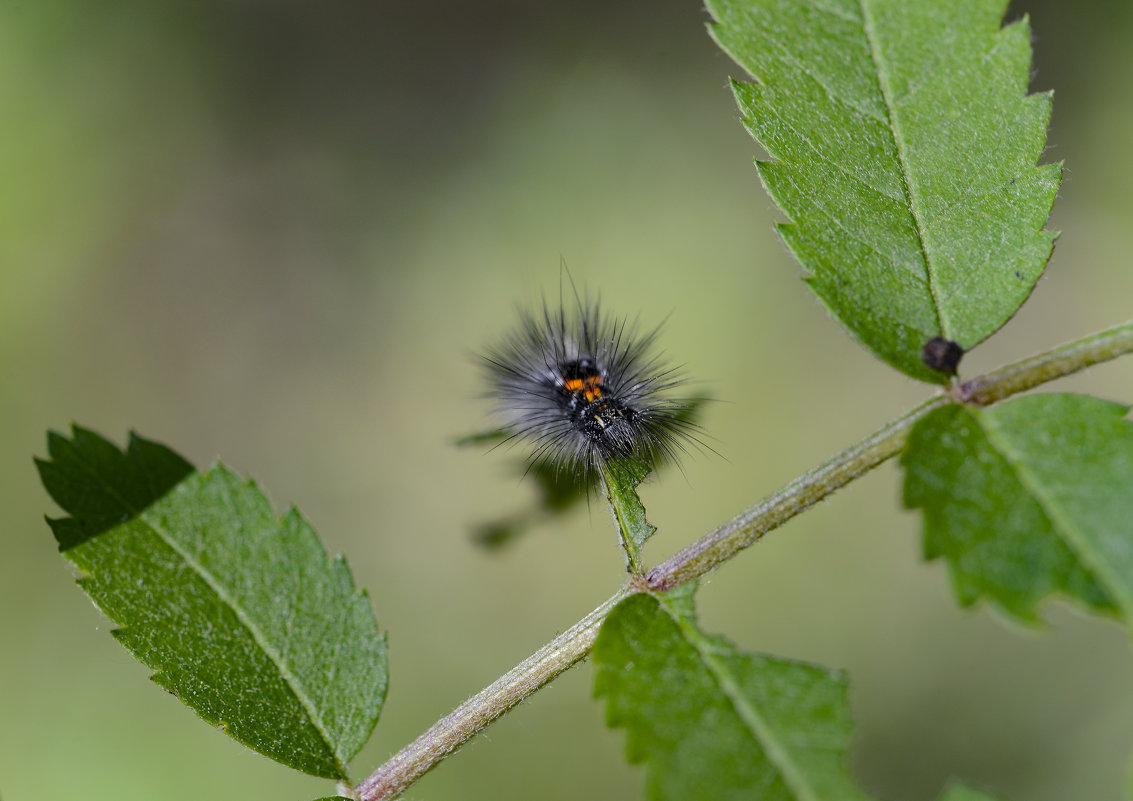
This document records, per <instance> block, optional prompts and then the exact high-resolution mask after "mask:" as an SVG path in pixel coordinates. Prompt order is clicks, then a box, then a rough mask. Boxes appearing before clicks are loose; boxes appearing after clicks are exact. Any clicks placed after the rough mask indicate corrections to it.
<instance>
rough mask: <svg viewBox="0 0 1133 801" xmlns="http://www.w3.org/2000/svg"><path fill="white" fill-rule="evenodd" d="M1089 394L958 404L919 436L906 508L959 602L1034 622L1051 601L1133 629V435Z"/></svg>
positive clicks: (1118, 412)
mask: <svg viewBox="0 0 1133 801" xmlns="http://www.w3.org/2000/svg"><path fill="white" fill-rule="evenodd" d="M1127 411H1128V407H1126V406H1121V405H1119V404H1115V403H1109V402H1107V401H1103V400H1099V399H1097V398H1091V397H1088V396H1083V395H1061V394H1052V395H1032V396H1028V397H1023V398H1016V399H1014V400H1011V401H1008V402H1005V403H1001V404H998V405H996V406H993V407H991V408H987V409H980V408H974V407H966V406H959V405H956V406H949V407H945V408H942V409H939V410H937V411H935V412H933V413H932V414H931V415H929V416H928V417H926V418H925V419H923V420H922V421H921V422H920V423H918V424H917V426H916V427H915V428H914V429H913V431H912V432H911V433H910V436H909V442H908V445H907V447H906V451H905V453H904V454H903V456H902V458H901V463H902V465H904V467H905V471H906V472H905V489H904V500H905V505H906V506H908V507H910V508H920V509H923V510H924V518H925V533H924V541H925V555H926V557H927V558H929V559H932V558H935V557H938V556H943V557H945V558H947V559H948V562H949V565H950V567H951V570H952V575H953V580H954V582H955V586H956V592H957V595H958V596H959V598H960V601H961V603H963V604H965V605H967V604H971V603H974V602H975V601H976V600H977V599H979V598H981V597H987V598H989V599H991V600H992V601H994V602H996V603H998V604H999V605H1001V606H1002V607H1003V608H1004V609H1006V610H1008V611H1010V612H1011V613H1013V614H1015V615H1017V616H1019V617H1021V618H1023V619H1026V620H1031V619H1034V617H1035V607H1036V605H1037V604H1038V603H1039V601H1041V600H1042V599H1043V598H1045V597H1047V596H1048V595H1050V594H1052V593H1058V592H1061V593H1065V594H1066V595H1068V596H1070V597H1072V598H1076V599H1078V600H1080V601H1082V602H1083V603H1085V604H1086V605H1087V606H1089V607H1091V608H1093V609H1096V610H1099V611H1112V610H1113V609H1114V608H1116V609H1117V610H1119V611H1120V613H1121V615H1122V617H1123V618H1124V619H1125V620H1126V622H1127V623H1133V490H1131V488H1133V425H1131V424H1130V423H1129V422H1127V421H1125V420H1124V419H1123V418H1124V416H1125V414H1126V412H1127Z"/></svg>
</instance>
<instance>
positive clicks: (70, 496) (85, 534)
mask: <svg viewBox="0 0 1133 801" xmlns="http://www.w3.org/2000/svg"><path fill="white" fill-rule="evenodd" d="M71 436H72V437H73V439H67V438H66V437H64V436H63V435H62V434H57V433H55V432H54V431H50V432H48V434H47V453H48V455H49V456H50V457H51V460H50V461H45V460H42V459H36V467H37V468H38V469H39V477H40V480H41V481H42V482H43V486H44V488H45V489H46V490H47V493H48V494H49V495H50V496H51V498H52V500H54V501H55V502H56V503H57V504H59V506H60V507H61V508H63V509H66V510H67V511H68V512H70V514H71V517H68V518H63V519H61V520H49V521H48V523H49V524H50V525H51V530H52V531H53V532H54V534H55V539H56V541H57V542H58V543H59V549H60V550H67V549H68V548H71V547H74V546H76V545H79V544H80V543H82V542H84V541H86V540H87V539H89V538H90V537H93V536H95V535H96V534H100V533H102V532H103V531H106V530H107V529H109V528H113V527H114V526H116V525H118V524H119V523H122V522H124V521H125V520H128V519H129V518H132V517H134V516H135V515H137V514H138V513H139V512H141V511H142V510H143V509H145V508H146V507H147V506H149V505H150V504H151V503H153V502H154V501H156V500H157V499H158V498H160V497H161V496H162V495H164V494H165V493H167V492H169V490H170V489H172V488H173V486H174V485H175V484H176V483H177V482H179V481H180V480H181V479H183V478H185V476H187V475H189V474H190V473H192V472H193V470H194V468H193V466H192V465H191V464H189V463H188V462H187V461H185V459H184V458H182V457H181V456H179V455H178V454H176V453H174V452H173V451H172V450H170V449H169V448H167V447H165V446H164V445H161V444H159V443H157V442H151V441H150V440H148V439H144V438H142V437H139V436H138V435H137V434H134V433H132V432H131V434H130V441H129V444H128V445H127V447H126V451H125V453H123V452H122V451H120V450H118V448H117V447H116V446H115V445H114V444H113V443H111V442H107V441H106V440H105V439H103V438H102V437H100V436H99V435H98V434H96V433H94V432H93V431H89V430H87V429H85V428H82V427H81V426H72V427H71Z"/></svg>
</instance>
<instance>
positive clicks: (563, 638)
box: [357, 321, 1133, 801]
mask: <svg viewBox="0 0 1133 801" xmlns="http://www.w3.org/2000/svg"><path fill="white" fill-rule="evenodd" d="M1131 351H1133V321H1130V322H1127V323H1124V324H1123V325H1119V326H1117V327H1115V328H1111V329H1109V330H1107V331H1102V332H1101V333H1098V334H1094V335H1092V336H1089V337H1086V338H1085V339H1080V340H1077V341H1076V342H1071V343H1069V344H1067V345H1063V346H1061V347H1058V348H1055V349H1054V350H1051V351H1048V352H1046V353H1043V354H1040V355H1038V356H1034V357H1032V358H1030V359H1025V360H1023V361H1020V362H1016V363H1014V364H1010V365H1007V366H1006V367H1002V368H1000V369H998V370H995V371H994V372H991V373H987V374H986V375H982V376H978V377H976V378H973V379H971V380H970V381H967V382H965V383H963V384H961V385H959V386H953V387H951V388H950V389H949V390H946V391H945V392H943V393H941V394H939V395H937V396H936V397H934V398H932V399H930V400H928V401H925V402H924V403H922V404H921V405H919V406H917V407H916V408H914V409H912V410H911V411H909V412H907V413H905V414H904V415H902V416H901V417H899V418H898V419H896V420H894V421H893V422H891V423H889V424H888V425H886V426H885V427H884V428H882V429H880V430H879V431H877V432H876V433H874V434H872V435H870V436H868V437H866V438H865V439H863V440H861V441H860V442H858V443H857V444H855V445H852V446H850V447H849V448H847V449H846V450H844V451H842V452H841V453H839V454H838V455H837V456H834V457H833V458H831V459H829V460H828V461H826V462H824V463H823V464H821V465H819V466H818V467H816V468H814V469H813V470H810V471H808V472H807V473H804V474H803V475H801V476H799V477H798V478H796V479H795V480H794V481H792V482H790V483H789V484H787V485H786V486H785V487H783V488H782V489H780V490H779V491H778V492H775V493H773V494H772V495H770V496H768V497H767V498H765V499H764V500H762V501H760V502H759V503H757V504H756V505H755V506H753V507H751V508H750V509H748V510H747V511H745V512H742V513H740V514H739V515H737V516H736V517H734V518H733V519H731V520H729V521H728V522H727V523H725V524H724V525H722V526H720V527H719V528H717V529H715V530H713V531H710V532H709V533H708V534H705V535H704V536H703V537H701V538H700V539H699V540H697V541H696V542H694V543H692V544H691V545H689V546H688V547H687V548H685V549H684V550H682V551H680V552H679V553H677V554H675V555H674V556H672V557H670V558H669V559H667V560H665V561H664V562H662V563H661V564H659V565H657V566H656V567H655V568H653V569H652V570H650V571H649V573H648V575H647V576H646V577H645V581H646V584H647V586H648V588H649V589H653V590H662V591H663V590H669V589H672V588H674V587H677V586H679V585H681V584H684V583H685V582H688V581H691V580H692V579H695V578H697V577H699V576H702V575H704V574H705V573H707V572H708V571H710V570H712V569H713V568H715V567H718V566H719V565H720V564H722V563H723V562H725V561H727V560H728V559H731V558H732V557H733V556H735V555H736V553H738V552H739V551H741V550H743V549H744V548H747V547H748V546H750V545H752V544H754V543H755V542H757V541H759V539H760V538H761V537H762V536H763V535H764V534H766V533H767V532H768V531H771V530H772V529H774V528H778V527H779V526H781V525H783V523H785V522H787V521H788V520H790V519H791V518H792V517H794V516H795V515H797V514H798V513H799V512H801V511H803V510H804V509H806V508H808V507H810V506H813V505H814V504H815V503H817V502H818V501H820V500H822V499H823V498H825V497H827V496H828V495H830V494H831V493H833V492H834V491H835V490H837V489H839V488H840V487H843V486H845V485H846V484H848V483H849V482H851V481H853V480H854V479H855V478H858V477H859V476H861V475H862V474H864V473H866V472H868V471H870V470H872V469H873V468H874V467H877V466H878V465H879V464H881V463H882V462H884V461H886V460H887V459H889V458H890V457H891V456H894V455H896V454H897V453H899V452H900V451H901V450H902V449H903V448H904V446H905V442H906V440H907V438H908V435H909V431H910V430H912V428H913V426H914V425H915V424H916V423H917V421H919V420H920V419H921V418H923V417H925V416H926V415H928V414H929V413H930V412H932V411H933V410H935V409H938V408H940V407H942V406H945V405H947V404H949V403H956V402H959V403H972V404H977V405H987V404H990V403H994V402H996V401H999V400H1002V399H1004V398H1007V397H1010V396H1011V395H1014V394H1016V393H1018V392H1023V391H1024V390H1028V389H1031V388H1033V387H1036V386H1039V385H1040V384H1044V383H1046V382H1048V381H1053V380H1054V379H1056V378H1061V377H1063V376H1067V375H1070V374H1071V373H1076V372H1078V371H1079V370H1082V369H1084V368H1086V367H1089V366H1090V365H1094V364H1098V363H1100V362H1104V361H1108V360H1110V359H1115V358H1117V357H1118V356H1121V355H1122V354H1125V353H1129V352H1131ZM635 591H636V588H635V587H633V586H632V585H627V586H625V587H622V589H620V590H619V591H618V592H617V593H615V594H614V595H613V596H611V597H610V598H609V599H607V600H606V601H605V603H603V604H602V605H601V606H599V607H598V608H597V609H595V610H594V611H593V612H591V613H590V614H588V615H587V616H586V617H584V618H583V619H582V620H580V621H579V622H578V623H576V624H575V625H573V626H571V627H570V628H569V629H567V630H566V631H564V632H563V633H562V634H560V635H559V636H557V637H556V638H555V639H553V640H551V641H550V642H549V643H547V644H546V645H544V646H543V647H542V648H540V649H539V650H538V651H536V652H535V653H534V654H532V655H531V656H529V657H528V658H527V659H525V660H523V661H522V662H520V663H519V664H518V665H516V666H515V667H514V668H512V669H511V670H510V671H508V672H507V673H505V674H504V675H503V676H501V677H500V678H498V679H497V680H496V681H494V682H493V683H492V684H490V685H489V686H488V687H486V688H485V689H483V690H481V691H480V692H479V693H477V694H476V695H474V696H472V697H471V698H469V699H468V700H467V701H465V702H464V703H463V704H461V705H460V706H458V707H457V708H456V709H454V710H453V711H452V712H450V713H449V714H448V715H446V716H445V717H443V718H441V719H440V720H439V721H437V722H436V723H435V724H433V726H432V728H430V729H429V730H428V731H426V732H425V733H424V734H422V735H421V736H420V737H418V738H417V739H416V740H414V741H413V742H412V743H410V744H409V745H407V746H406V747H405V748H403V749H402V750H401V751H399V752H398V753H397V754H395V755H394V756H393V757H392V758H391V759H390V760H389V761H388V762H386V763H385V764H384V765H382V766H381V767H380V768H378V769H377V770H376V771H375V772H374V773H373V775H371V776H370V777H369V778H368V779H366V780H365V781H363V782H362V783H361V784H360V785H358V788H357V790H358V794H359V796H360V797H361V798H362V801H383V800H385V799H392V798H395V797H397V796H398V795H400V794H401V793H402V792H404V791H405V790H406V789H407V788H408V787H409V786H410V785H411V784H413V783H414V782H415V781H417V780H418V779H419V778H421V776H423V775H424V774H425V773H426V772H427V771H429V770H430V769H432V768H433V767H435V766H436V765H437V764H438V763H439V762H440V761H441V760H442V759H444V758H445V757H446V756H448V755H449V754H451V753H452V752H453V751H455V750H456V749H457V748H459V747H460V746H461V745H462V744H464V743H465V742H466V741H467V740H468V739H470V738H471V737H472V736H473V735H474V734H475V733H476V732H477V731H479V730H480V729H481V728H483V727H484V726H486V725H488V724H489V723H491V722H492V721H493V720H495V719H496V718H498V717H500V716H501V715H503V714H504V713H505V712H507V711H508V710H510V709H512V708H513V707H514V706H516V705H517V704H518V703H519V702H520V701H522V700H523V699H524V698H526V697H527V696H529V695H531V694H532V693H534V692H535V691H536V690H538V689H539V688H540V687H542V686H544V685H545V684H547V682H549V681H551V680H552V679H553V678H555V677H556V676H558V675H559V674H560V673H562V672H564V671H565V670H567V669H568V668H570V667H571V666H573V665H574V664H576V663H577V662H579V661H580V660H581V659H583V658H584V657H585V656H586V655H587V654H588V653H589V652H590V648H591V646H592V645H593V644H594V639H595V638H596V637H597V636H598V629H599V628H600V626H601V624H602V621H603V620H604V619H605V617H606V615H607V614H608V613H609V612H610V610H612V609H613V608H614V607H615V606H616V605H617V604H618V602H620V601H621V600H622V599H623V598H626V597H627V596H629V595H631V594H632V593H633V592H635Z"/></svg>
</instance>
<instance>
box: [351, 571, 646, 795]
mask: <svg viewBox="0 0 1133 801" xmlns="http://www.w3.org/2000/svg"><path fill="white" fill-rule="evenodd" d="M633 592H634V590H633V589H632V588H631V587H629V586H626V587H623V588H622V589H621V590H619V591H618V592H617V593H615V594H614V595H612V596H611V597H610V598H608V599H607V600H606V602H605V603H603V604H602V605H601V606H599V607H598V608H597V609H595V610H594V611H593V612H591V613H590V614H588V615H587V616H586V617H584V618H582V620H580V621H578V622H577V623H575V624H574V625H573V626H571V627H570V628H569V629H567V630H566V631H564V632H563V633H562V634H560V635H559V636H558V637H555V639H553V640H551V641H550V642H549V643H547V644H546V645H544V646H543V647H542V648H540V649H539V650H538V651H536V652H535V653H533V654H532V655H531V656H529V657H527V658H526V659H524V660H523V661H522V662H520V663H519V664H518V665H516V666H515V667H514V668H512V669H511V670H509V671H508V672H507V673H505V674H504V675H502V676H500V677H499V678H498V679H496V680H495V681H494V682H492V683H491V684H490V685H488V686H487V687H485V688H484V689H483V690H481V691H480V692H478V693H476V695H474V696H472V697H471V698H469V699H468V700H467V701H465V702H464V703H463V704H461V705H460V706H458V707H457V708H456V709H454V710H453V711H452V712H449V713H448V714H447V715H445V716H444V717H443V718H441V719H440V720H438V721H437V722H436V723H434V724H433V726H432V727H431V728H430V729H429V730H428V731H426V732H425V733H424V734H422V735H421V736H420V737H418V738H417V739H416V740H414V741H413V742H411V743H410V744H409V745H407V746H405V748H403V749H401V750H400V751H398V752H397V753H396V754H394V756H393V757H392V758H390V759H389V761H387V762H386V763H385V764H384V765H382V766H381V767H380V768H378V769H377V770H376V771H374V773H373V774H371V775H370V777H369V778H367V779H366V780H365V781H364V782H362V783H361V784H360V785H358V788H357V790H358V795H359V796H360V797H361V798H362V801H378V800H379V799H389V798H396V797H397V796H398V795H400V794H401V793H403V792H404V791H405V790H406V789H407V788H408V787H409V785H411V784H413V782H415V781H417V780H418V779H420V778H421V777H422V776H423V775H424V774H425V772H426V771H428V770H429V769H430V768H432V767H434V766H435V765H436V764H437V763H438V762H440V761H441V760H442V759H444V758H445V757H447V756H448V755H449V754H451V753H452V752H453V751H455V750H456V749H457V748H459V747H460V746H461V745H463V744H464V743H465V742H466V741H467V740H468V739H470V738H471V737H472V735H474V734H475V733H476V732H477V731H479V730H480V729H482V728H484V727H485V726H487V725H488V724H489V723H491V722H492V721H493V720H495V719H496V718H498V717H499V716H500V715H502V714H504V713H505V712H507V711H508V710H509V709H511V708H512V707H514V706H515V705H516V704H518V703H519V702H520V701H522V700H523V699H524V698H526V697H527V696H529V695H531V694H532V693H533V692H535V691H536V690H538V689H539V688H540V687H542V686H543V685H544V684H546V683H547V682H549V681H550V680H551V679H553V678H555V677H556V676H558V675H559V674H560V673H562V672H563V671H565V670H566V669H567V668H569V667H570V666H571V665H573V664H574V663H576V662H578V661H579V660H580V659H582V658H583V657H585V656H586V655H587V654H588V653H590V647H591V646H592V645H593V644H594V638H595V637H597V636H598V628H599V627H600V626H601V625H602V621H603V620H605V619H606V615H607V614H609V612H610V610H611V609H613V608H614V607H615V606H617V605H618V602H619V601H621V600H622V599H623V598H625V597H627V596H629V595H631V594H632V593H633Z"/></svg>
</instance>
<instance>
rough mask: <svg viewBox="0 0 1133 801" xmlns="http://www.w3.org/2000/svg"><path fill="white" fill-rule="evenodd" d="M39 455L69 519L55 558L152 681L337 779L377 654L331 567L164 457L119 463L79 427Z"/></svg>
mask: <svg viewBox="0 0 1133 801" xmlns="http://www.w3.org/2000/svg"><path fill="white" fill-rule="evenodd" d="M48 449H49V452H50V454H51V456H52V459H51V461H45V462H40V463H39V469H40V473H41V475H42V477H43V481H44V484H45V486H47V488H48V490H49V492H50V493H51V496H52V497H53V498H54V499H55V500H56V501H57V502H58V503H59V504H60V506H62V507H63V509H64V510H65V511H67V512H68V513H70V514H71V515H72V517H71V518H69V519H66V520H62V521H51V522H52V528H53V529H54V530H55V532H56V538H57V539H58V541H59V543H60V546H61V549H62V552H63V555H64V556H65V557H66V558H67V559H68V560H69V561H70V562H71V563H72V564H74V565H75V566H76V567H77V568H78V569H79V570H80V571H81V572H82V574H83V575H82V577H81V578H80V579H79V584H80V586H81V587H82V588H83V589H84V590H85V591H86V593H87V594H88V595H89V596H90V597H91V599H92V600H93V601H94V602H95V604H96V605H97V606H98V607H99V608H100V609H101V610H102V611H103V613H105V614H106V616H107V617H109V618H110V619H111V620H113V621H114V622H115V623H117V624H118V625H119V626H120V627H121V628H118V629H116V630H115V631H114V632H113V633H114V636H115V637H116V638H117V639H118V640H119V642H121V643H122V644H123V645H124V646H125V647H126V648H128V649H129V650H130V651H131V652H132V653H133V654H134V655H135V656H136V657H137V658H138V659H139V660H141V661H142V662H144V663H145V664H146V665H149V666H150V667H151V668H154V669H155V670H156V671H157V672H156V673H155V674H154V676H153V679H154V681H156V682H157V683H158V684H159V685H161V686H162V687H164V688H166V689H167V690H169V691H170V692H172V693H173V694H174V695H176V696H177V697H178V698H180V699H181V700H182V701H184V702H185V703H186V704H187V705H189V706H190V707H192V708H193V709H194V710H196V712H197V713H198V714H199V715H200V716H201V717H202V718H204V719H205V720H207V721H209V722H210V723H212V724H214V725H217V726H219V727H221V728H222V729H223V730H224V731H225V732H226V733H227V734H229V735H230V736H232V737H234V738H235V739H237V740H239V741H240V742H242V743H244V744H246V745H248V746H249V747H251V748H253V749H255V750H256V751H259V752H260V753H262V754H265V755H267V756H269V757H271V758H273V759H275V760H277V761H279V762H282V763H284V764H286V765H290V766H291V767H294V768H297V769H299V770H302V771H305V772H307V773H312V774H314V775H316V776H323V777H326V778H333V779H346V778H347V773H346V765H347V763H348V762H349V760H350V758H351V757H352V756H353V755H354V754H355V753H356V752H357V751H358V749H359V748H360V747H361V746H362V744H363V743H364V742H365V741H366V739H367V738H368V737H369V734H370V732H371V731H372V729H373V727H374V724H375V723H376V722H377V718H378V713H379V712H380V710H381V705H382V701H383V699H384V697H385V690H386V643H385V638H384V636H380V635H379V634H378V630H377V624H376V623H375V621H374V617H373V612H372V611H371V609H370V605H369V602H368V600H367V598H366V596H365V594H364V593H361V592H357V591H356V590H355V589H354V584H353V581H352V580H351V577H350V572H349V570H348V568H347V566H346V563H345V562H344V561H343V559H342V557H340V556H336V557H334V558H328V557H327V554H326V552H325V550H324V549H323V546H322V544H321V543H320V542H319V539H318V536H317V535H316V534H315V532H314V530H313V529H312V528H311V527H310V526H309V525H308V524H307V523H306V521H304V520H303V519H302V518H301V517H300V516H299V514H298V512H296V511H295V510H294V509H292V510H290V511H288V513H287V514H286V515H284V516H283V518H282V519H277V518H276V516H275V513H274V512H273V511H272V508H271V505H270V504H269V502H268V500H267V498H266V497H265V496H264V494H263V493H262V492H261V491H260V490H259V488H257V487H256V486H255V485H254V484H252V483H251V482H247V481H244V480H242V479H240V478H239V477H238V476H236V475H234V474H232V473H231V472H229V471H228V470H227V469H226V468H224V467H223V466H217V467H215V468H213V469H212V470H210V471H209V472H208V473H207V474H201V473H196V472H190V473H188V475H185V476H184V477H183V478H181V480H180V481H176V480H175V476H177V475H178V474H183V473H184V470H185V468H186V467H187V465H188V463H187V462H185V461H184V460H183V459H181V458H180V457H177V456H176V455H175V454H173V453H172V451H169V450H168V449H167V448H165V447H164V446H161V445H157V444H156V443H153V442H148V441H146V440H143V439H141V438H140V437H136V436H134V437H132V438H131V442H130V447H129V448H128V449H127V451H126V452H125V453H122V452H119V451H117V449H116V448H115V447H114V445H113V444H111V443H109V442H107V441H106V440H104V439H102V438H101V437H99V436H98V435H96V434H93V433H92V432H89V431H85V430H83V429H78V428H76V429H75V436H74V438H73V439H72V440H70V441H67V440H66V439H64V438H63V437H62V436H60V435H57V434H52V435H50V436H49V440H48ZM115 515H118V517H117V519H115V518H114V516H115ZM77 534H81V536H77Z"/></svg>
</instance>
